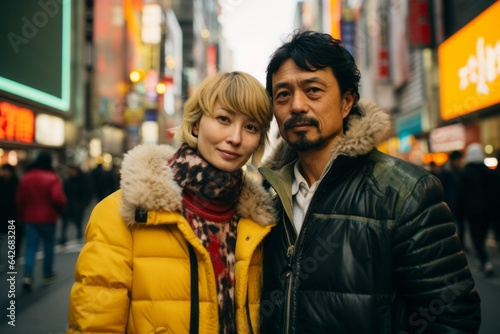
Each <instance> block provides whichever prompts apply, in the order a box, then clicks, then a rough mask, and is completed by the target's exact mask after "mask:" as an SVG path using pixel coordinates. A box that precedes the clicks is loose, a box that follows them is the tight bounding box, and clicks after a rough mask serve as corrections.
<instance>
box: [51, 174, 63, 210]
mask: <svg viewBox="0 0 500 334" xmlns="http://www.w3.org/2000/svg"><path fill="white" fill-rule="evenodd" d="M50 196H51V199H52V203H53V204H54V207H55V208H56V211H57V212H59V213H61V212H63V211H64V208H65V207H66V202H67V200H66V195H65V194H64V188H63V184H62V182H61V180H59V177H57V176H56V178H55V180H54V182H52V187H51V189H50Z"/></svg>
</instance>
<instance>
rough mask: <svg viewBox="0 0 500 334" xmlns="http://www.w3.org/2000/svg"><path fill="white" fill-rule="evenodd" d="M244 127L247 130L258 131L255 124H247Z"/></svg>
mask: <svg viewBox="0 0 500 334" xmlns="http://www.w3.org/2000/svg"><path fill="white" fill-rule="evenodd" d="M246 128H247V130H249V131H251V132H258V131H259V128H258V127H257V126H256V125H252V124H249V125H247V126H246Z"/></svg>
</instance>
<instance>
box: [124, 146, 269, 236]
mask: <svg viewBox="0 0 500 334" xmlns="http://www.w3.org/2000/svg"><path fill="white" fill-rule="evenodd" d="M176 151H177V150H176V149H175V148H173V147H171V146H168V145H139V146H136V147H135V148H133V149H132V150H130V151H129V152H128V153H126V154H125V156H124V159H123V163H122V167H121V171H120V173H121V181H120V188H121V189H122V199H121V203H120V213H121V214H122V216H123V218H124V219H125V221H126V222H127V224H129V225H133V224H135V223H136V222H135V211H136V209H137V208H143V209H146V210H159V211H166V212H181V211H182V189H181V188H180V187H179V185H178V184H177V182H175V180H174V175H173V172H172V169H171V168H170V167H169V166H168V165H167V162H168V159H169V158H170V157H171V156H172V155H173V154H174V153H175V152H176ZM236 212H237V213H238V215H239V216H240V217H242V218H249V219H252V220H254V221H256V222H258V223H259V224H260V225H262V226H266V225H270V224H274V223H275V222H276V216H275V215H276V214H275V210H274V206H273V203H272V199H271V196H270V195H269V194H268V193H267V192H266V191H265V190H264V188H262V187H261V186H260V185H259V184H258V183H257V182H255V181H253V180H252V179H251V178H250V177H249V176H247V175H245V176H244V179H243V189H242V191H241V195H240V198H239V201H238V203H237V205H236Z"/></svg>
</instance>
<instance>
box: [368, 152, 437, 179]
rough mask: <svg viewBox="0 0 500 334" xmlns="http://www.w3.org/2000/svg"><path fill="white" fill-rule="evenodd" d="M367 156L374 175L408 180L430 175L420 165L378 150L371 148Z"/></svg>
mask: <svg viewBox="0 0 500 334" xmlns="http://www.w3.org/2000/svg"><path fill="white" fill-rule="evenodd" d="M368 158H369V159H370V161H372V163H373V166H374V167H373V173H374V175H376V176H382V175H386V176H391V178H399V179H400V180H407V181H410V180H412V179H413V180H416V179H420V178H422V177H424V176H427V175H430V173H429V172H428V171H427V170H426V169H425V168H423V167H422V166H419V165H416V164H414V163H411V162H409V161H406V160H403V159H401V158H398V157H395V156H392V155H390V154H386V153H383V152H380V151H378V150H373V151H372V152H371V153H370V154H369V156H368Z"/></svg>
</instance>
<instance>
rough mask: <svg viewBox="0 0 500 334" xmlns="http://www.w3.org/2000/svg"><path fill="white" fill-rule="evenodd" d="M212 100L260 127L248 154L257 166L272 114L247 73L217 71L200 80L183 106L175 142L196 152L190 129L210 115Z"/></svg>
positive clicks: (260, 89) (259, 87)
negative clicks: (256, 143) (249, 118)
mask: <svg viewBox="0 0 500 334" xmlns="http://www.w3.org/2000/svg"><path fill="white" fill-rule="evenodd" d="M216 101H217V102H219V104H220V105H221V107H222V108H224V109H227V110H230V111H233V112H237V113H241V114H244V115H246V116H249V117H251V118H253V119H254V120H255V121H256V122H257V124H258V126H259V128H260V143H259V146H258V147H257V150H256V151H255V152H254V154H253V155H252V164H254V165H256V166H257V165H258V164H259V163H260V160H261V159H262V156H263V154H264V150H265V145H266V142H267V141H268V138H267V132H268V130H269V126H270V123H271V120H272V118H273V113H272V110H271V101H270V98H269V95H268V94H267V91H266V89H265V88H264V86H263V85H262V84H261V83H260V82H259V81H258V80H257V79H255V78H254V77H253V76H251V75H249V74H247V73H243V72H230V73H226V72H219V73H217V74H216V75H213V76H210V77H207V78H206V79H205V80H203V82H202V83H201V84H200V86H199V87H198V89H196V91H195V92H194V93H193V95H191V96H190V97H189V99H188V100H187V101H186V104H185V105H184V115H183V116H182V121H181V124H180V126H179V128H178V129H177V131H176V133H175V139H176V140H177V141H178V142H180V143H186V144H188V145H189V146H191V147H192V148H194V149H196V148H197V147H198V138H197V137H196V136H194V135H193V127H194V126H195V125H196V124H197V123H198V122H199V120H200V119H201V116H202V115H203V114H205V115H207V116H212V115H213V111H214V105H215V102H216Z"/></svg>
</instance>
